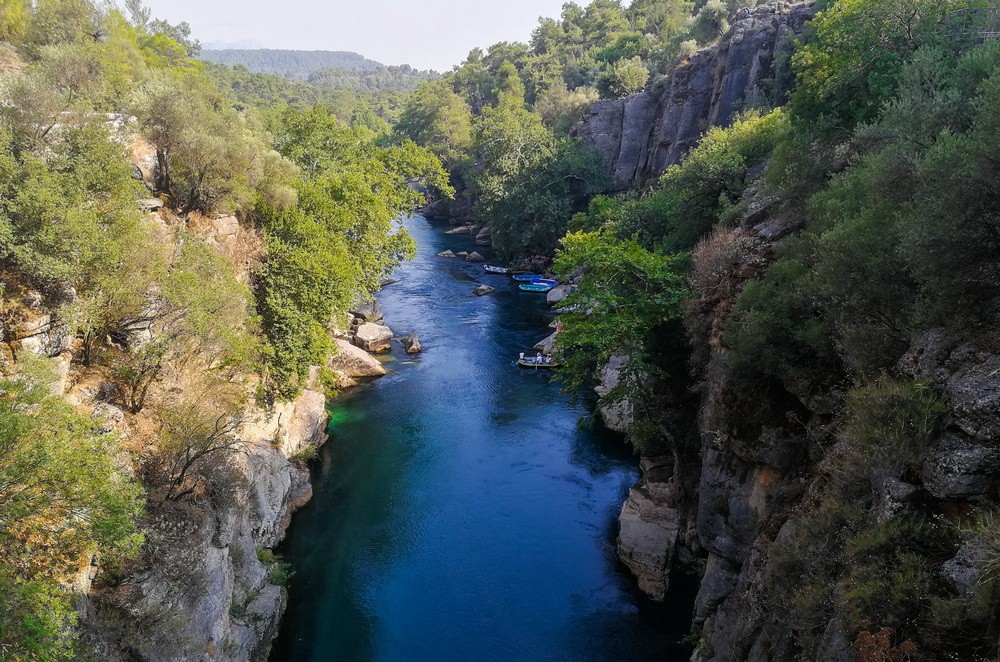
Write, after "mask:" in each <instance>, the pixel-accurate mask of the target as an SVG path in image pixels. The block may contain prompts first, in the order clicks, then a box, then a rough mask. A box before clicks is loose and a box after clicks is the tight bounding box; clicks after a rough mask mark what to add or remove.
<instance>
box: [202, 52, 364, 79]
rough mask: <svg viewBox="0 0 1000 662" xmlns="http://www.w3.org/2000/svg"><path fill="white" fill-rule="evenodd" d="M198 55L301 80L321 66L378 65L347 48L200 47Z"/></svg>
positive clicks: (360, 68)
mask: <svg viewBox="0 0 1000 662" xmlns="http://www.w3.org/2000/svg"><path fill="white" fill-rule="evenodd" d="M200 57H201V59H203V60H205V61H207V62H213V63H215V64H224V65H226V66H228V67H237V66H242V67H246V68H247V69H248V70H250V71H252V72H254V73H261V74H272V75H277V76H282V77H285V78H289V79H302V80H305V79H306V78H308V77H309V75H310V74H312V73H315V72H317V71H320V70H322V69H329V68H335V69H340V70H343V71H354V72H364V71H374V70H376V69H378V68H379V67H381V66H383V65H380V64H379V63H378V62H375V61H373V60H369V59H367V58H365V57H364V56H361V55H358V54H357V53H351V52H347V51H290V50H280V49H265V48H259V49H238V48H226V49H218V50H203V51H202V52H201V53H200Z"/></svg>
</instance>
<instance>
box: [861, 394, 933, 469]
mask: <svg viewBox="0 0 1000 662" xmlns="http://www.w3.org/2000/svg"><path fill="white" fill-rule="evenodd" d="M947 411H948V407H947V405H946V403H945V402H943V401H942V400H941V399H940V398H939V397H938V395H937V393H936V392H935V391H934V389H933V388H932V387H930V386H928V385H926V384H922V383H920V382H911V381H896V380H893V379H890V378H888V377H885V376H883V377H880V378H878V379H876V380H875V381H874V382H871V383H870V384H867V385H865V386H860V387H858V388H855V389H852V390H851V391H850V392H849V393H848V394H847V402H846V406H845V410H844V419H845V424H844V429H843V432H842V434H843V437H844V439H845V440H847V442H848V443H849V444H850V445H851V447H852V448H853V449H855V450H856V451H857V452H858V453H859V454H860V455H861V456H862V457H865V458H867V459H868V461H869V462H871V463H875V464H879V465H885V464H893V463H896V462H899V461H906V462H919V461H920V460H921V459H922V458H923V455H924V452H925V451H926V450H927V447H928V445H929V444H930V442H931V441H933V439H934V438H935V436H936V435H937V433H938V431H939V429H940V426H941V421H942V417H943V416H944V414H945V413H946V412H947Z"/></svg>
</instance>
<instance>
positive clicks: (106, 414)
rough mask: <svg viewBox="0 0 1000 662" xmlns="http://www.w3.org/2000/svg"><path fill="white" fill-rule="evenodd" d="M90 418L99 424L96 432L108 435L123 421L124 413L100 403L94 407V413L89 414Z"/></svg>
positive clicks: (114, 407)
mask: <svg viewBox="0 0 1000 662" xmlns="http://www.w3.org/2000/svg"><path fill="white" fill-rule="evenodd" d="M91 418H93V419H94V420H95V421H100V422H101V426H100V427H99V428H97V430H98V432H100V433H101V434H108V433H109V432H112V431H113V430H114V429H115V428H116V427H118V425H119V424H121V423H122V422H123V421H124V420H125V412H123V411H122V410H121V409H119V408H118V407H116V406H114V405H110V404H108V403H107V402H102V403H101V404H99V405H97V406H96V407H94V412H93V414H91Z"/></svg>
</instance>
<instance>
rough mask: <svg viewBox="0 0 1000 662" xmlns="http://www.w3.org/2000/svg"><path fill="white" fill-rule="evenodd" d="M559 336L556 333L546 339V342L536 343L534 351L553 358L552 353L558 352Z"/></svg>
mask: <svg viewBox="0 0 1000 662" xmlns="http://www.w3.org/2000/svg"><path fill="white" fill-rule="evenodd" d="M558 335H559V332H558V331H556V332H555V333H553V334H552V335H551V336H548V337H547V338H545V340H541V341H539V342H538V343H536V344H535V346H534V347H533V348H532V349H535V350H537V351H539V352H541V353H542V354H545V355H546V356H552V353H553V352H555V350H556V336H558Z"/></svg>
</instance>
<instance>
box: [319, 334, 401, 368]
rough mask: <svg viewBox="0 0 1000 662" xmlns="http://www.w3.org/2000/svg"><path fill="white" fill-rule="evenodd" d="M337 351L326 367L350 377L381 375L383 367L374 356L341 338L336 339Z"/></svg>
mask: <svg viewBox="0 0 1000 662" xmlns="http://www.w3.org/2000/svg"><path fill="white" fill-rule="evenodd" d="M336 344H337V353H336V354H335V355H334V356H333V357H332V358H331V359H330V360H329V362H328V364H327V367H328V368H329V369H330V370H332V371H334V372H340V373H343V374H344V375H346V376H348V377H352V378H358V377H381V376H382V375H384V374H386V371H385V367H384V366H383V365H382V364H381V363H380V362H379V360H378V359H376V358H375V357H374V356H372V355H371V354H369V353H368V352H366V351H365V350H363V349H361V348H360V347H356V346H354V345H352V344H351V343H349V342H347V341H346V340H343V339H342V338H337V339H336Z"/></svg>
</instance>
